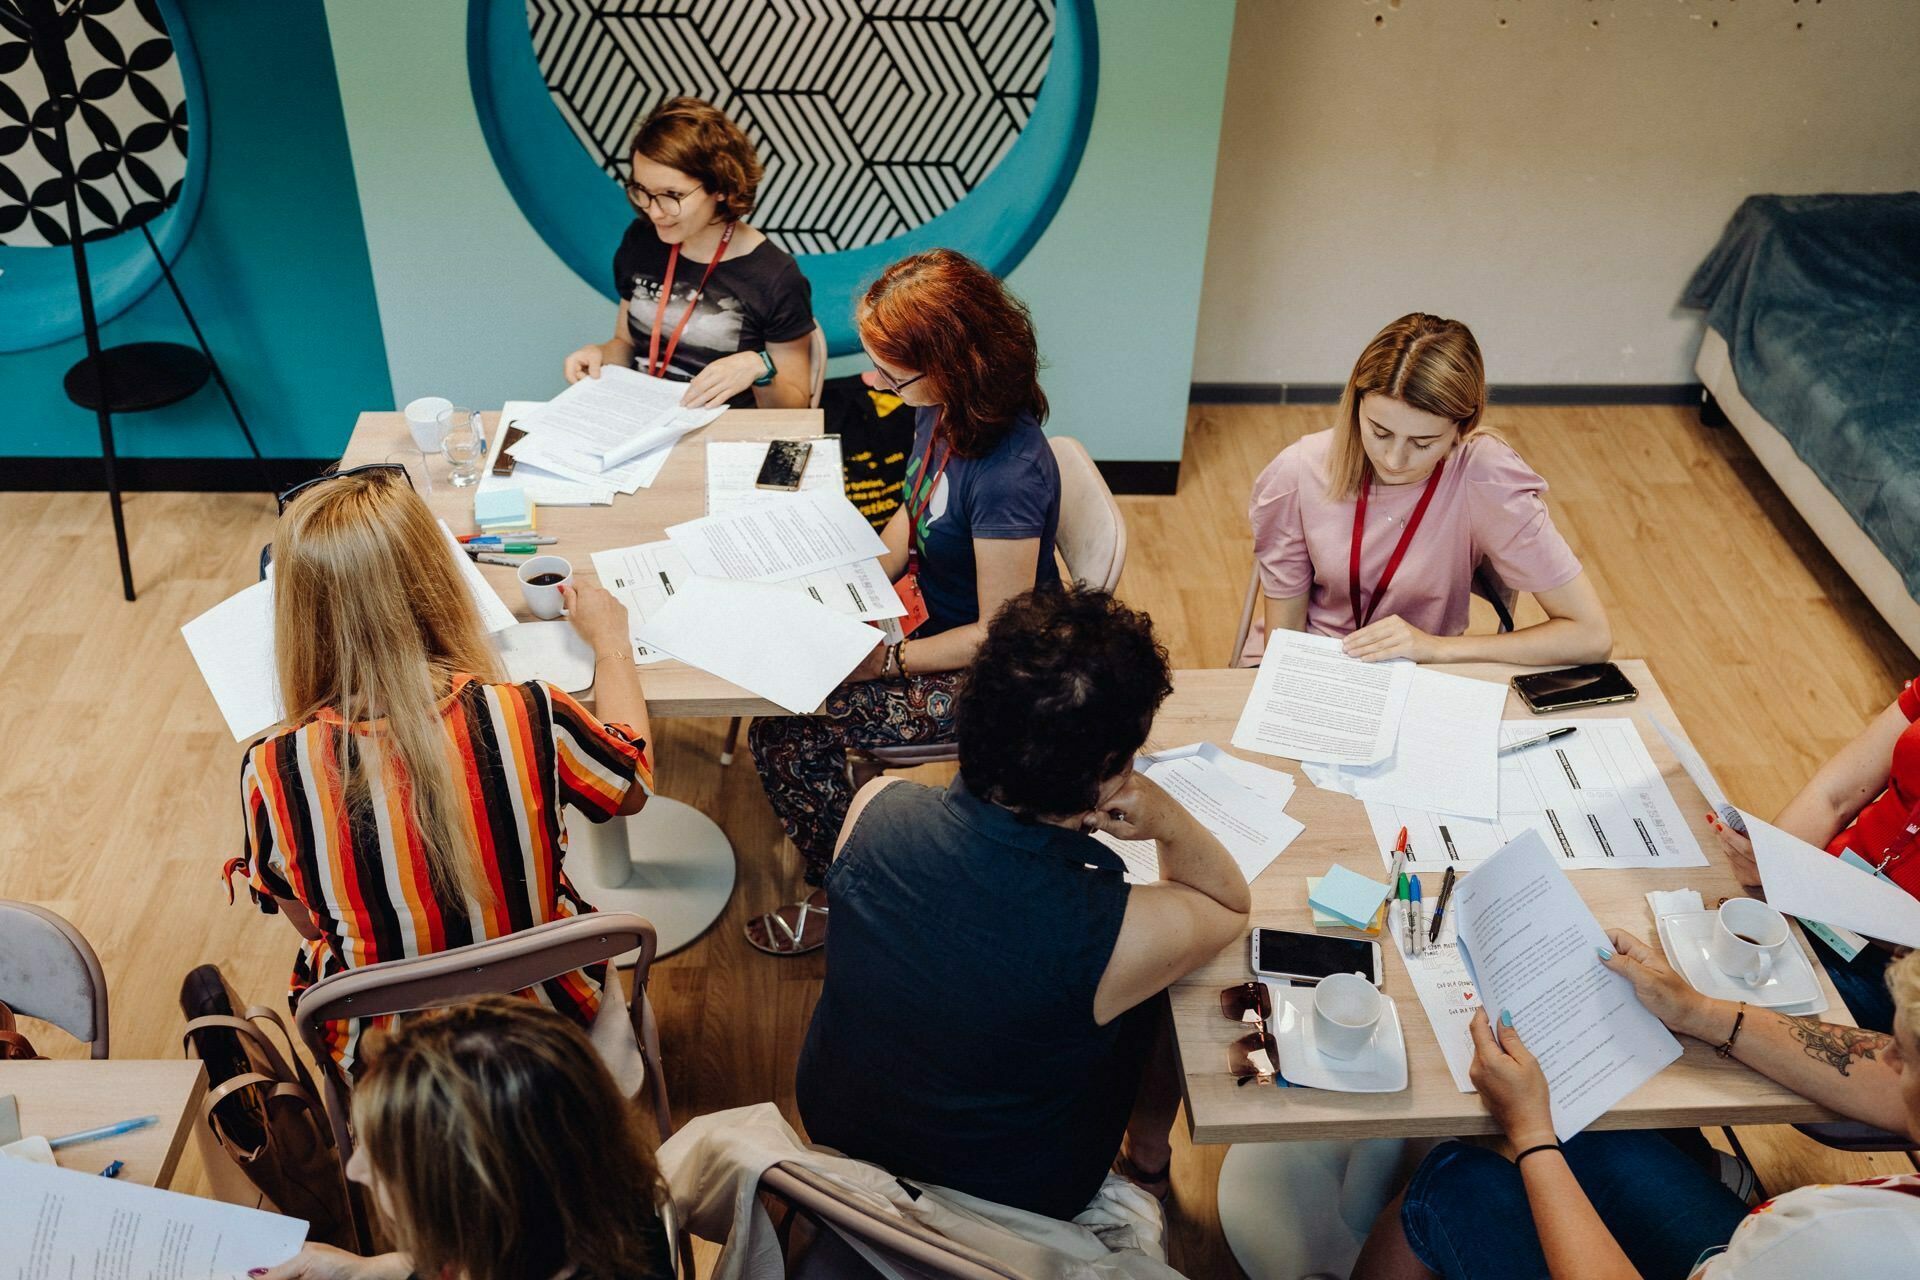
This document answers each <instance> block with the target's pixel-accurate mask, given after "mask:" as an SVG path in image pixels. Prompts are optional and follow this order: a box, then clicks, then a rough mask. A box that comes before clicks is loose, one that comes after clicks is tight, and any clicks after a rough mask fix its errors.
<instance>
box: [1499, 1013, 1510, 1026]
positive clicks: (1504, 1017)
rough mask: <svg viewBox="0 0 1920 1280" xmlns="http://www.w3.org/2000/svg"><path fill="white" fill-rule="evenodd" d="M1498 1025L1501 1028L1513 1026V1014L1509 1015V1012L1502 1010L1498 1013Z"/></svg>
mask: <svg viewBox="0 0 1920 1280" xmlns="http://www.w3.org/2000/svg"><path fill="white" fill-rule="evenodd" d="M1500 1025H1501V1026H1503V1027H1510V1026H1512V1025H1513V1014H1512V1013H1510V1012H1509V1011H1507V1010H1505V1009H1502V1010H1501V1011H1500Z"/></svg>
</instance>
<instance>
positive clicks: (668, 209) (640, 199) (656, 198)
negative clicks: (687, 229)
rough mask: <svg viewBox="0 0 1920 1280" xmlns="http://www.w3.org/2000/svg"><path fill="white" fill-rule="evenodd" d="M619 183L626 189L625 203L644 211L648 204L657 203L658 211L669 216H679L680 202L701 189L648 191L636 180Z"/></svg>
mask: <svg viewBox="0 0 1920 1280" xmlns="http://www.w3.org/2000/svg"><path fill="white" fill-rule="evenodd" d="M620 185H621V186H623V187H625V188H626V189H627V203H629V204H631V205H632V206H633V207H634V208H636V209H638V210H639V211H640V212H642V213H645V212H646V211H647V206H648V205H650V204H657V205H659V206H660V212H662V213H664V214H666V215H667V216H668V217H669V218H677V217H679V216H680V202H681V201H682V200H685V199H686V198H687V197H688V196H690V195H693V194H695V193H696V192H698V191H700V190H701V188H699V187H695V188H694V189H693V190H692V191H649V190H647V189H646V188H645V187H643V186H641V185H640V184H639V183H637V182H623V183H621V184H620Z"/></svg>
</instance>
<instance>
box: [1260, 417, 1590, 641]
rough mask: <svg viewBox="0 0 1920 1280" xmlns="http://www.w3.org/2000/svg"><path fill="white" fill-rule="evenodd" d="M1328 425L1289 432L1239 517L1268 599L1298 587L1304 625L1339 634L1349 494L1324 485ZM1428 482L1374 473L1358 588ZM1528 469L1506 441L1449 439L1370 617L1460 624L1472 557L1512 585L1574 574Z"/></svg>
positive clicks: (1453, 627)
mask: <svg viewBox="0 0 1920 1280" xmlns="http://www.w3.org/2000/svg"><path fill="white" fill-rule="evenodd" d="M1332 448H1333V432H1331V431H1318V432H1315V433H1314V434H1313V435H1310V436H1307V437H1305V438H1304V439H1301V440H1296V441H1294V442H1293V443H1292V444H1290V445H1288V446H1287V447H1286V448H1285V449H1282V450H1281V451H1280V454H1279V456H1278V457H1276V458H1275V459H1274V460H1273V461H1272V462H1270V463H1268V464H1267V469H1266V470H1265V471H1262V472H1261V473H1260V478H1259V479H1258V480H1257V481H1255V482H1254V486H1253V500H1252V502H1251V503H1250V504H1249V506H1248V512H1247V514H1248V516H1249V517H1250V518H1251V520H1252V521H1253V556H1254V560H1255V561H1256V563H1258V565H1259V566H1260V585H1261V588H1262V590H1264V591H1265V592H1266V594H1267V595H1269V596H1272V597H1274V598H1276V599H1286V598H1289V597H1293V596H1299V595H1305V596H1307V630H1308V631H1310V632H1315V633H1318V634H1320V635H1327V636H1344V635H1346V634H1347V633H1348V632H1350V631H1352V630H1353V605H1352V602H1351V601H1350V600H1349V598H1348V589H1347V559H1348V557H1349V556H1350V555H1351V554H1352V547H1353V509H1354V500H1353V499H1352V498H1348V499H1346V500H1344V501H1340V502H1335V501H1334V500H1332V499H1331V498H1329V497H1328V496H1327V491H1326V482H1325V475H1326V467H1327V457H1328V455H1329V453H1330V452H1331V451H1332ZM1425 488H1426V483H1425V482H1424V481H1422V482H1421V483H1419V484H1402V485H1387V484H1379V483H1375V485H1374V486H1373V490H1372V493H1371V495H1370V496H1369V497H1368V499H1367V528H1366V535H1365V538H1364V541H1363V543H1362V546H1361V550H1360V590H1361V591H1362V592H1363V593H1366V594H1367V595H1368V596H1370V594H1371V593H1372V591H1373V590H1374V587H1375V585H1376V584H1377V583H1378V582H1379V581H1380V575H1381V573H1382V572H1383V571H1384V570H1385V569H1386V567H1387V559H1388V557H1389V556H1391V555H1392V554H1393V548H1394V545H1395V544H1396V543H1398V542H1399V541H1400V535H1401V534H1402V533H1403V532H1405V530H1406V522H1407V519H1408V517H1410V516H1411V515H1412V514H1413V509H1414V507H1415V505H1417V504H1418V503H1419V501H1420V493H1421V491H1422V490H1423V489H1425ZM1546 490H1547V482H1546V481H1545V480H1542V479H1541V478H1540V477H1539V475H1538V474H1537V473H1535V471H1534V470H1533V468H1531V467H1529V466H1528V465H1527V464H1526V463H1524V462H1522V461H1521V460H1520V455H1519V454H1517V453H1515V452H1514V451H1513V448H1512V446H1510V445H1508V444H1507V443H1506V442H1505V441H1502V440H1497V439H1495V438H1493V437H1491V436H1477V437H1475V438H1474V439H1472V440H1469V441H1468V442H1467V443H1466V444H1464V445H1461V446H1460V447H1459V448H1457V449H1455V450H1454V451H1453V452H1452V453H1451V454H1450V455H1448V458H1447V469H1446V471H1445V473H1444V474H1442V475H1441V477H1440V484H1439V486H1438V487H1437V488H1436V489H1435V490H1434V494H1433V503H1432V505H1431V506H1429V507H1428V508H1427V515H1426V518H1425V519H1424V520H1422V521H1421V522H1420V528H1419V531H1418V532H1416V533H1415V534H1414V535H1413V541H1412V543H1411V544H1409V545H1408V547H1407V554H1406V558H1405V559H1404V560H1403V561H1401V563H1400V569H1399V571H1398V572H1397V573H1395V574H1394V577H1393V582H1392V584H1391V585H1390V586H1388V588H1387V594H1386V598H1385V599H1383V600H1381V602H1380V604H1379V607H1377V608H1376V609H1374V611H1373V617H1374V619H1375V620H1376V621H1377V620H1378V619H1381V618H1386V617H1390V616H1392V615H1393V614H1399V615H1400V616H1401V617H1402V618H1404V619H1406V620H1407V621H1408V622H1410V623H1412V624H1413V625H1414V626H1416V627H1418V628H1420V629H1421V630H1422V631H1425V632H1427V633H1428V634H1429V635H1436V636H1457V635H1459V634H1461V633H1462V632H1464V631H1465V630H1466V629H1467V610H1468V603H1469V600H1470V597H1471V595H1472V591H1473V572H1474V568H1475V566H1477V565H1478V564H1480V562H1481V561H1483V560H1484V561H1485V562H1487V565H1488V566H1489V567H1490V568H1491V569H1492V570H1493V573H1494V575H1495V576H1496V577H1497V578H1498V579H1499V580H1500V582H1502V583H1503V584H1505V585H1506V586H1507V587H1510V588H1512V589H1513V590H1515V591H1528V592H1539V591H1551V590H1552V589H1553V588H1555V587H1563V586H1565V585H1566V584H1567V583H1569V582H1571V581H1573V580H1574V578H1576V577H1578V576H1579V573H1580V561H1579V560H1578V559H1577V558H1576V557H1575V556H1574V554H1573V549H1572V548H1571V547H1569V546H1567V541H1566V539H1565V538H1562V537H1561V536H1560V531H1559V530H1558V529H1555V528H1554V527H1553V518H1552V517H1551V516H1549V515H1548V514H1547V504H1546V502H1545V500H1543V499H1542V497H1541V495H1542V494H1543V493H1545V492H1546Z"/></svg>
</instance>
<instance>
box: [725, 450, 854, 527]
mask: <svg viewBox="0 0 1920 1280" xmlns="http://www.w3.org/2000/svg"><path fill="white" fill-rule="evenodd" d="M767 443H768V442H767V441H765V440H709V441H708V442H707V514H708V515H710V516H721V515H725V514H727V513H728V512H729V511H738V510H739V509H740V508H741V507H751V506H754V505H756V504H758V503H762V502H765V501H767V499H769V498H771V499H773V500H774V501H776V502H777V501H779V500H780V498H781V497H782V496H783V495H784V494H785V493H786V492H788V491H787V490H783V489H759V488H755V487H754V483H753V482H754V481H755V480H757V479H759V477H760V464H761V463H762V462H763V461H765V459H766V456H767ZM808 443H809V444H811V445H812V446H813V448H812V449H810V450H808V452H807V467H806V470H804V471H802V472H801V473H800V489H799V492H801V493H822V492H824V493H841V492H844V490H845V480H844V477H845V474H846V473H845V470H844V466H843V463H842V461H841V457H840V437H839V436H818V437H816V438H814V439H812V440H809V441H808Z"/></svg>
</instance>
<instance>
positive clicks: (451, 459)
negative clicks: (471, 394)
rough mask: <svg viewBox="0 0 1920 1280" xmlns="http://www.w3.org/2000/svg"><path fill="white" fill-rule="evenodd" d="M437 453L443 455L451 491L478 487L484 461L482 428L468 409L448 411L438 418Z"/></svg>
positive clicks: (477, 417) (483, 425) (485, 449)
mask: <svg viewBox="0 0 1920 1280" xmlns="http://www.w3.org/2000/svg"><path fill="white" fill-rule="evenodd" d="M440 452H442V453H444V454H446V455H447V465H448V467H450V468H451V469H452V471H453V483H454V487H455V488H460V489H464V488H466V487H467V486H468V485H471V484H478V483H480V469H481V467H483V466H484V465H486V461H487V431H486V424H485V423H484V422H483V421H482V420H481V418H480V415H479V414H478V413H477V412H475V411H474V410H472V409H448V410H447V411H446V412H444V413H442V414H441V415H440Z"/></svg>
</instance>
